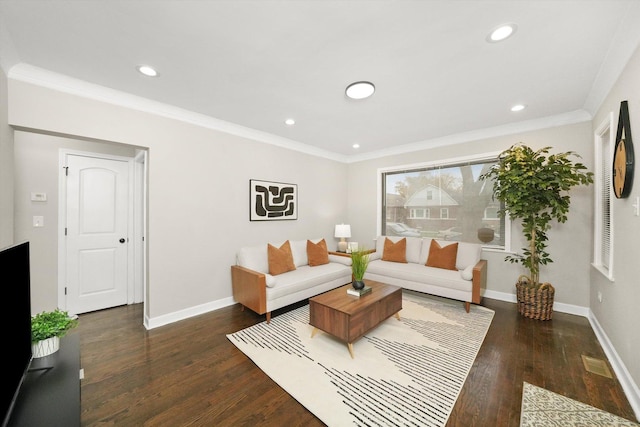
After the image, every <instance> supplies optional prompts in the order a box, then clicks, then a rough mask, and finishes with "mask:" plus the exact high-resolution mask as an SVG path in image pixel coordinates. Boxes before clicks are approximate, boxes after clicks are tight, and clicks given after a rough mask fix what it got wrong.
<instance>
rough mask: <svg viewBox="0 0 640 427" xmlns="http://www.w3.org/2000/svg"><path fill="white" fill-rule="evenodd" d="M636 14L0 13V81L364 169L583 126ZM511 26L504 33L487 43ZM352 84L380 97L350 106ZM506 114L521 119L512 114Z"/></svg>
mask: <svg viewBox="0 0 640 427" xmlns="http://www.w3.org/2000/svg"><path fill="white" fill-rule="evenodd" d="M639 4H640V2H637V1H633V0H630V1H622V0H620V1H618V0H603V1H598V0H592V1H568V0H566V1H538V0H536V1H483V0H473V1H462V0H459V1H448V0H447V1H436V0H431V1H402V0H396V1H375V0H372V1H348V0H343V1H329V0H324V1H319V0H307V1H302V0H283V1H270V0H257V1H245V0H235V1H204V0H202V1H185V0H181V1H169V0H165V1H145V0H126V1H118V0H108V1H98V0H85V1H60V0H46V1H37V0H35V1H34V0H32V1H25V0H18V1H15V0H0V27H1V28H0V48H1V50H0V65H2V67H3V69H5V71H6V72H8V74H9V76H10V77H11V78H27V77H26V76H28V75H29V74H30V73H31V74H33V73H34V70H38V76H39V80H40V81H45V80H47V79H49V80H50V82H51V84H54V82H55V81H56V79H58V82H60V81H61V80H60V75H62V76H65V77H71V78H73V79H68V80H66V81H65V83H64V85H63V84H59V86H60V87H62V86H64V87H65V88H66V89H68V88H69V86H71V85H73V84H77V85H78V87H80V85H81V83H85V82H86V83H91V84H94V85H99V87H104V88H108V89H113V90H118V91H123V92H126V93H128V94H132V95H136V97H135V99H138V100H139V99H140V98H137V97H141V98H143V99H145V100H150V101H154V105H156V107H157V108H160V107H158V106H161V105H163V104H168V105H170V106H172V107H171V108H174V111H180V114H182V116H183V117H184V115H185V114H187V115H188V114H192V113H197V114H195V115H194V116H197V117H204V116H206V117H207V118H209V117H210V118H213V120H214V122H215V123H217V124H218V125H220V126H222V127H224V126H227V128H229V129H234V131H235V132H237V133H240V134H242V133H243V132H246V133H247V134H251V133H252V132H253V135H259V137H258V139H261V140H264V141H267V142H274V143H280V144H283V145H287V144H289V145H290V146H291V147H294V148H297V149H302V150H307V149H308V150H309V151H310V152H316V153H320V154H324V155H327V156H329V157H331V156H334V157H336V158H342V159H354V158H355V159H362V158H367V157H375V156H378V155H382V154H390V153H393V152H402V151H410V150H414V149H418V148H425V147H428V146H430V145H435V144H439V145H441V144H446V143H455V142H460V140H463V139H464V138H465V136H467V137H468V136H469V135H480V134H482V135H489V136H490V135H491V134H492V133H495V134H498V133H505V132H508V131H510V130H516V129H526V128H531V127H535V126H540V127H546V126H548V124H549V123H556V124H557V123H563V122H572V121H573V122H576V121H584V120H589V119H590V118H591V116H592V115H593V114H594V113H595V111H596V110H597V108H598V107H599V105H600V103H601V102H602V100H603V99H604V96H605V95H606V94H607V92H608V91H609V89H610V88H611V86H612V84H613V83H614V82H615V79H616V78H617V76H618V75H619V73H620V71H621V70H622V68H623V67H624V65H625V63H626V61H627V60H628V59H629V57H630V56H631V54H632V53H633V51H634V50H635V48H636V47H637V46H638V42H639V41H640V26H638V25H635V23H637V22H638V21H637V19H638V17H640V7H639V6H638V5H639ZM506 22H511V23H515V24H516V25H517V31H516V32H515V34H514V35H513V36H512V37H511V38H509V39H507V40H505V41H503V42H499V43H489V42H487V41H486V37H487V35H488V33H489V32H490V31H491V30H492V29H493V28H495V27H496V26H498V25H500V24H503V23H506ZM16 64H17V65H16ZM140 64H149V65H152V66H154V67H155V68H156V69H157V70H158V71H159V73H160V76H159V77H155V78H149V77H145V76H142V75H141V74H139V73H138V72H137V71H136V66H137V65H140ZM76 79H77V80H76ZM359 80H368V81H371V82H373V83H374V84H375V86H376V92H375V94H374V95H373V96H372V97H371V98H368V99H365V100H350V99H348V98H347V97H346V96H345V93H344V91H345V88H346V86H347V85H348V84H350V83H352V82H354V81H359ZM86 87H91V88H93V89H91V90H96V91H98V89H97V88H98V86H93V85H91V86H85V88H86ZM86 90H87V89H85V91H86ZM131 98H134V97H131ZM132 102H133V101H132ZM160 103H162V104H160ZM517 103H521V104H525V105H526V106H527V108H526V109H525V110H523V111H520V112H517V113H514V112H511V111H510V108H511V106H512V105H514V104H517ZM178 109H179V110H178ZM287 118H293V119H294V120H295V121H296V124H295V125H293V126H287V125H285V123H284V121H285V119H287ZM223 125H224V126H223ZM479 132H480V133H479ZM354 143H357V144H359V145H360V148H358V149H354V148H353V147H352V145H353V144H354Z"/></svg>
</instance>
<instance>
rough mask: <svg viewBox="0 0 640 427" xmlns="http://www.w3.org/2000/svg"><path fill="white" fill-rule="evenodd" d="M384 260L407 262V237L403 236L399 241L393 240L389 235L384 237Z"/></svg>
mask: <svg viewBox="0 0 640 427" xmlns="http://www.w3.org/2000/svg"><path fill="white" fill-rule="evenodd" d="M382 260H383V261H391V262H404V263H406V262H407V239H406V238H402V239H400V240H398V241H397V242H395V243H394V242H392V241H391V240H389V238H388V237H385V238H384V249H383V250H382Z"/></svg>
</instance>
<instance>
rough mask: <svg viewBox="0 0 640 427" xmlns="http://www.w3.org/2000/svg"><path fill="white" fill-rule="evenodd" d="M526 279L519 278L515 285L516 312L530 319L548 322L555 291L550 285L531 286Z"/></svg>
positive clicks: (551, 313) (551, 314) (551, 312)
mask: <svg viewBox="0 0 640 427" xmlns="http://www.w3.org/2000/svg"><path fill="white" fill-rule="evenodd" d="M527 279H528V278H526V277H525V278H523V277H522V276H520V278H519V279H518V282H517V283H516V291H517V292H516V294H517V297H518V312H519V313H520V314H521V315H523V316H524V317H528V318H530V319H536V320H550V319H551V317H552V316H553V297H554V295H555V293H556V290H555V289H554V287H553V286H552V285H551V284H550V283H542V284H540V283H538V284H531V283H530V281H529V280H527Z"/></svg>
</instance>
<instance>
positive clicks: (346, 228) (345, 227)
mask: <svg viewBox="0 0 640 427" xmlns="http://www.w3.org/2000/svg"><path fill="white" fill-rule="evenodd" d="M335 237H340V238H344V237H351V226H350V225H349V224H338V225H336V233H335Z"/></svg>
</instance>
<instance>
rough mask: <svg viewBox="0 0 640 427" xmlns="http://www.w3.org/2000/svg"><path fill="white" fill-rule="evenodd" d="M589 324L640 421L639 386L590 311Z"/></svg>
mask: <svg viewBox="0 0 640 427" xmlns="http://www.w3.org/2000/svg"><path fill="white" fill-rule="evenodd" d="M588 318H589V323H591V327H592V328H593V332H595V334H596V337H598V341H599V342H600V345H601V346H602V349H603V350H604V352H605V354H606V355H607V359H609V363H610V364H611V366H612V367H613V370H614V371H615V373H616V377H617V378H618V381H620V385H622V389H623V390H624V394H625V395H626V396H627V400H628V401H629V404H630V405H631V408H633V412H634V413H635V414H636V420H640V389H639V388H638V385H637V384H636V383H635V382H634V381H633V378H631V375H630V374H629V371H628V370H627V367H626V366H625V364H624V362H623V361H622V359H620V356H618V352H616V349H615V348H614V347H613V344H611V341H610V340H609V337H608V336H607V334H606V333H605V332H604V330H603V329H602V326H600V322H598V319H597V318H596V316H595V314H594V313H593V312H592V311H591V310H589V316H588Z"/></svg>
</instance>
